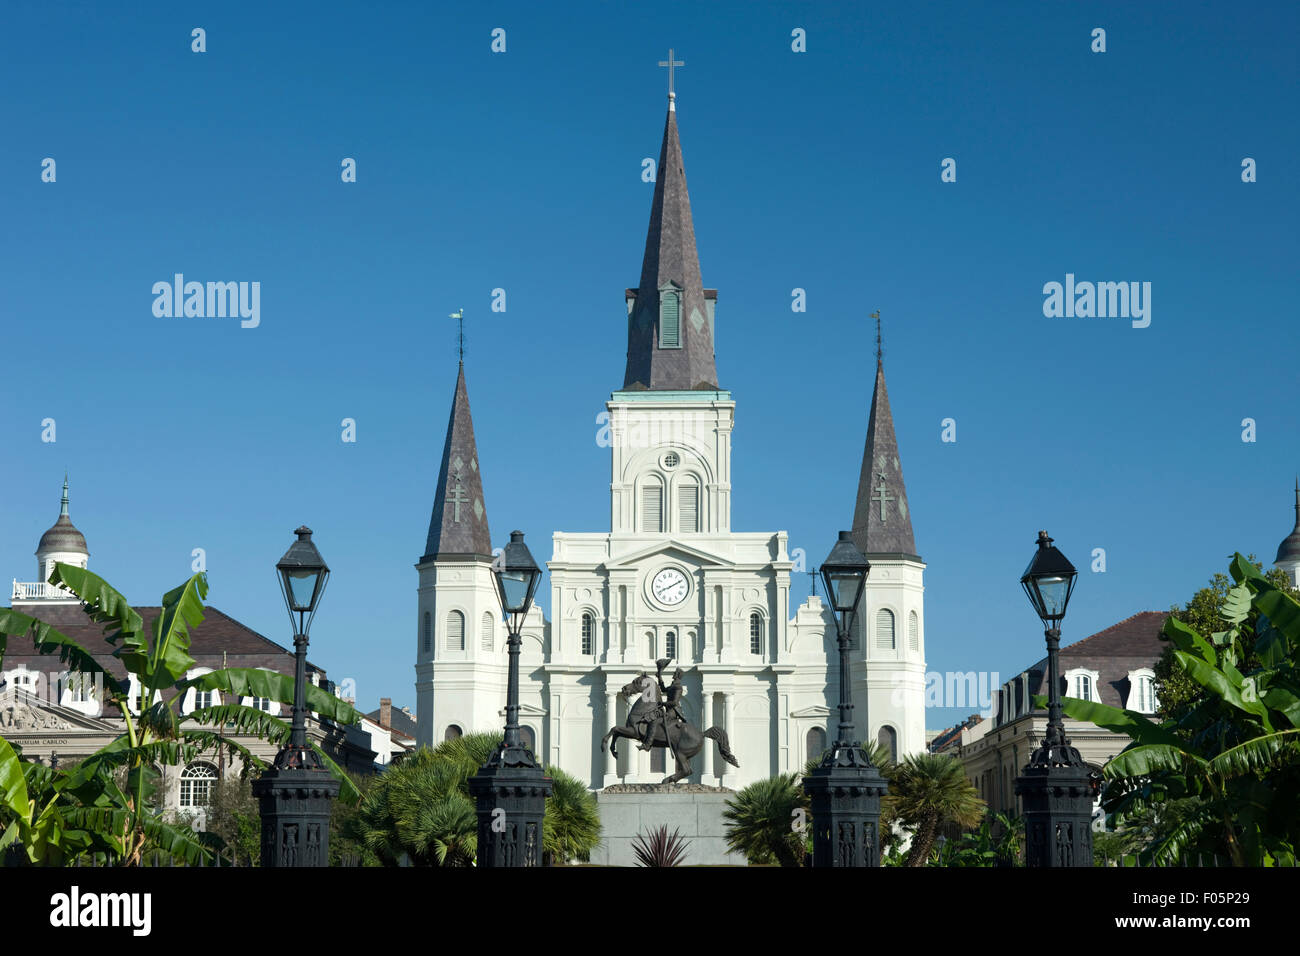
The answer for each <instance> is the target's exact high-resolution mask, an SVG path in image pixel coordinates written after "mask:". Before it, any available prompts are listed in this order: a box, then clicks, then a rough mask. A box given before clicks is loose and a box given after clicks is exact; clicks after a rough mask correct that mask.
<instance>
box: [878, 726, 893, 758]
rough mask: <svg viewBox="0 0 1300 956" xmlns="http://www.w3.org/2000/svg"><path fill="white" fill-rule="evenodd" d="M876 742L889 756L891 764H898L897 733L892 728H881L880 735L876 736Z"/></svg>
mask: <svg viewBox="0 0 1300 956" xmlns="http://www.w3.org/2000/svg"><path fill="white" fill-rule="evenodd" d="M876 742H877V743H878V744H880V749H881V750H883V751H884V752H885V753H887V754H888V755H889V760H890V762H891V763H897V762H898V733H897V732H896V731H895V730H894V728H893V727H881V728H880V733H878V734H876Z"/></svg>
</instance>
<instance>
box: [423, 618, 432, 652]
mask: <svg viewBox="0 0 1300 956" xmlns="http://www.w3.org/2000/svg"><path fill="white" fill-rule="evenodd" d="M432 647H433V618H432V617H430V616H429V612H428V611H425V612H424V653H426V654H427V653H429V650H430V648H432Z"/></svg>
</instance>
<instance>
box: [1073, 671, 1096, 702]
mask: <svg viewBox="0 0 1300 956" xmlns="http://www.w3.org/2000/svg"><path fill="white" fill-rule="evenodd" d="M1074 696H1075V697H1077V698H1079V700H1092V678H1091V677H1089V676H1088V675H1087V674H1075V675H1074Z"/></svg>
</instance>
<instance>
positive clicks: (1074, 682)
mask: <svg viewBox="0 0 1300 956" xmlns="http://www.w3.org/2000/svg"><path fill="white" fill-rule="evenodd" d="M1064 676H1065V693H1066V696H1068V697H1075V698H1077V699H1079V700H1093V701H1095V700H1100V697H1099V694H1098V691H1099V690H1100V688H1099V687H1098V686H1097V683H1098V681H1099V679H1100V675H1099V674H1098V673H1097V671H1091V670H1085V669H1084V668H1081V667H1076V668H1072V669H1070V670H1068V671H1066V672H1065V675H1064Z"/></svg>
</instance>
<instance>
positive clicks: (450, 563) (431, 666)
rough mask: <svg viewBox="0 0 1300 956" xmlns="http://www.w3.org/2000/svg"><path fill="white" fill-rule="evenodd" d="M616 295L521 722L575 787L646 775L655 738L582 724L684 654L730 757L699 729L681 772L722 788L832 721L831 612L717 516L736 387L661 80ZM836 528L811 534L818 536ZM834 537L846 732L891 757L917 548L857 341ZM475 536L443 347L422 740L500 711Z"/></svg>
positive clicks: (911, 707) (470, 480) (468, 434)
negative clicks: (615, 334)
mask: <svg viewBox="0 0 1300 956" xmlns="http://www.w3.org/2000/svg"><path fill="white" fill-rule="evenodd" d="M626 299H627V316H628V324H627V335H628V347H627V368H626V373H625V376H624V381H623V387H622V388H621V389H619V390H617V391H615V392H614V393H613V394H612V395H611V396H610V398H609V401H608V402H607V403H606V405H605V407H606V409H607V411H608V423H607V427H606V430H605V431H604V433H603V434H602V435H601V439H602V444H608V445H609V447H610V449H611V473H610V530H609V531H608V532H596V533H589V532H556V533H555V535H554V538H553V547H554V551H553V554H552V557H551V560H550V561H549V562H547V567H548V569H549V572H550V583H551V605H550V608H551V619H550V620H549V621H548V620H546V619H545V617H544V616H543V614H542V612H541V610H540V608H539V607H537V606H536V605H534V608H533V610H532V611H531V613H530V615H529V617H528V620H527V622H526V624H525V627H524V628H523V651H522V656H521V658H520V704H521V706H520V724H521V725H522V726H523V728H524V731H523V734H524V738H525V741H526V742H527V743H528V745H529V747H530V749H532V750H533V751H534V753H535V754H536V755H537V756H538V758H539V759H541V760H542V761H544V762H545V763H547V764H551V765H555V766H559V767H561V768H563V769H564V770H566V771H567V772H569V773H570V774H573V775H574V776H576V777H578V778H579V779H582V780H585V781H587V782H588V785H589V786H591V787H592V788H593V789H599V788H602V787H605V786H609V785H611V784H616V783H657V782H658V781H659V780H660V779H661V778H662V777H663V776H664V774H665V768H664V764H665V752H664V751H663V750H662V749H656V750H654V751H653V752H652V753H646V752H643V751H641V750H639V749H638V748H637V746H636V744H635V742H633V741H627V740H624V741H623V742H622V743H621V746H620V748H619V755H618V757H617V758H615V757H613V756H612V755H611V754H609V753H608V752H604V753H602V751H601V747H600V740H601V737H602V736H603V735H604V734H605V732H606V731H607V730H608V729H609V728H610V726H611V725H613V724H621V723H622V722H623V721H624V720H625V719H626V716H627V707H628V703H629V702H628V701H627V700H625V699H624V698H623V697H622V696H621V695H620V693H619V691H620V689H621V688H622V687H624V686H625V685H627V684H629V683H630V682H632V681H633V679H634V678H635V677H636V676H637V675H639V674H640V673H641V672H643V671H648V672H649V673H650V674H653V673H654V672H655V661H656V659H658V658H663V657H667V658H671V659H672V660H673V664H672V665H670V667H669V668H668V671H669V672H670V671H671V670H672V669H673V668H674V667H677V666H680V667H681V668H682V669H683V671H684V672H685V676H684V678H683V681H684V684H685V686H686V689H687V694H686V706H685V708H684V709H685V713H686V715H687V716H688V718H690V719H691V721H692V722H694V723H696V724H697V725H698V726H699V727H700V728H701V729H705V728H707V727H710V726H718V727H721V728H723V729H724V730H725V731H726V732H727V734H728V736H729V737H730V742H731V749H732V750H733V751H734V752H735V754H736V756H737V758H738V759H739V761H740V766H739V768H736V767H732V766H730V765H729V764H728V763H726V762H725V761H724V760H723V759H722V757H721V754H720V753H719V750H718V747H717V746H716V745H715V744H711V745H709V746H708V747H707V748H706V750H705V751H704V752H702V753H701V754H699V755H697V756H696V758H695V760H694V773H693V774H692V775H691V776H690V777H689V778H688V780H689V782H692V783H704V784H709V785H715V786H725V787H729V788H732V789H736V788H739V787H742V786H744V785H746V784H749V783H752V782H753V781H755V780H760V779H763V778H766V777H770V776H772V775H774V774H777V773H782V772H788V771H798V770H801V769H802V768H803V767H804V765H805V764H806V763H807V761H808V760H809V759H812V758H816V757H820V756H821V754H822V752H823V750H824V749H825V748H826V746H827V745H828V743H829V742H831V741H833V740H834V738H835V733H836V727H837V724H838V717H837V711H836V705H837V703H838V701H837V693H838V691H837V687H838V682H839V663H838V645H837V641H836V636H835V624H834V621H833V619H832V616H831V613H830V610H829V608H828V607H827V606H826V605H825V604H824V603H823V602H822V601H821V599H820V598H818V597H816V596H811V597H809V598H808V599H807V600H805V601H804V602H803V603H802V604H799V605H797V606H795V607H793V608H792V607H791V600H790V597H791V594H790V588H791V579H790V578H791V570H792V568H793V567H794V563H793V562H792V561H791V558H790V555H789V553H788V552H787V549H786V538H787V536H786V533H785V532H783V531H777V532H737V531H733V530H732V527H731V481H732V477H731V430H732V427H733V425H734V422H735V411H736V403H735V401H734V400H733V399H732V396H731V393H730V392H729V391H727V390H726V389H724V388H722V387H721V385H720V384H719V382H718V375H717V371H716V365H715V355H714V323H715V306H716V303H717V292H716V290H713V289H706V288H704V286H703V284H702V281H701V278H700V264H699V258H698V256H697V254H696V251H695V229H694V225H693V224H692V221H691V207H690V198H689V196H688V195H687V190H686V174H685V171H684V169H683V166H682V153H681V144H680V142H679V140H678V134H677V116H676V110H675V102H674V98H673V94H671V93H670V94H669V104H668V117H667V121H666V124H665V127H664V136H663V146H662V148H661V150H660V153H659V166H658V176H657V179H656V183H655V192H654V200H653V205H652V207H651V210H650V225H649V229H648V232H647V236H646V245H645V257H644V259H643V261H642V265H641V280H640V284H639V285H638V286H637V288H635V289H628V290H626ZM606 439H607V441H606ZM501 440H502V441H505V440H506V436H502V439H501ZM846 516H847V509H846ZM836 531H837V529H834V528H831V529H827V531H826V534H825V536H824V537H825V543H826V550H827V551H828V552H829V550H830V548H831V545H833V544H834V542H835V537H836ZM853 539H854V541H855V543H856V544H857V546H858V548H859V549H860V550H861V551H862V552H863V553H865V554H866V555H867V557H868V558H869V559H870V561H871V573H870V575H869V577H868V579H867V586H866V596H865V604H864V606H860V607H859V609H858V615H857V625H856V631H857V632H856V634H855V636H854V647H855V653H854V660H853V675H852V686H853V697H854V701H853V702H854V723H855V731H856V735H857V736H858V737H859V738H860V739H864V740H865V739H871V740H878V741H880V742H881V743H882V744H883V745H884V746H886V747H888V748H889V749H890V750H892V751H893V752H894V753H895V754H896V755H899V756H901V755H905V754H909V753H915V752H919V751H921V750H923V749H924V747H925V711H924V686H925V602H924V583H923V576H924V571H925V564H924V562H922V560H921V558H920V557H919V556H918V555H917V554H916V545H915V544H914V542H913V538H912V525H911V518H910V512H909V511H908V506H907V493H906V491H905V489H904V486H903V473H902V467H901V465H900V462H899V456H898V445H897V442H896V440H895V436H894V424H893V419H892V417H891V415H890V411H889V397H888V394H887V393H886V391H885V375H884V370H883V368H882V366H881V363H880V360H879V355H878V356H877V362H876V374H875V387H874V393H873V395H872V400H871V411H870V413H869V415H868V418H867V422H866V448H865V450H864V452H863V457H862V470H861V475H860V478H859V484H858V494H857V501H856V505H855V509H854V514H853ZM533 547H534V549H536V547H537V544H536V542H534V543H533ZM492 550H493V549H492V539H491V537H490V535H489V533H488V518H487V510H486V504H485V502H484V499H483V485H482V480H481V474H480V462H479V458H478V450H477V446H476V443H475V436H474V428H473V423H472V421H471V418H470V407H469V394H468V391H467V388H466V384H465V368H464V362H463V361H462V363H461V367H460V372H459V375H458V377H457V380H456V390H455V395H454V397H453V399H452V407H451V418H450V421H449V423H448V425H447V436H446V444H445V446H444V449H443V454H442V464H441V466H440V468H439V472H438V484H437V488H436V491H435V499H434V505H433V516H432V519H431V521H430V523H429V534H428V539H427V542H426V544H425V549H424V554H423V556H422V557H421V558H420V560H419V563H418V564H417V565H416V568H417V570H418V571H419V580H420V583H419V611H418V615H417V628H416V665H415V670H416V690H417V713H418V725H417V740H418V742H419V744H421V745H423V746H433V745H436V744H437V743H438V742H440V741H442V740H445V739H449V738H454V737H456V736H458V735H460V734H462V733H468V732H471V731H482V730H495V729H498V728H500V727H501V726H502V724H503V715H504V704H505V697H506V631H505V624H504V623H503V620H502V613H501V605H500V601H499V599H498V597H497V594H496V589H495V587H494V585H493V580H492V570H491V562H492ZM667 679H668V677H667V673H666V674H665V681H666V680H667Z"/></svg>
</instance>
